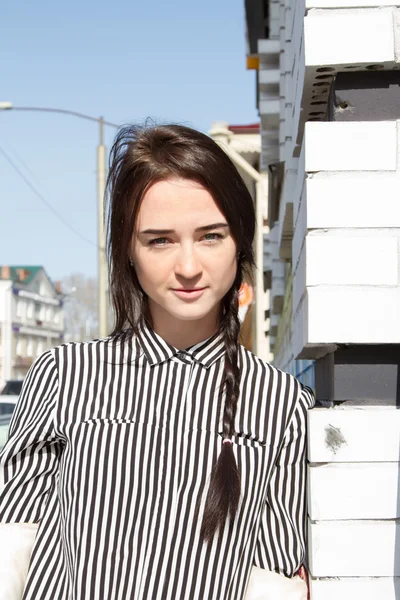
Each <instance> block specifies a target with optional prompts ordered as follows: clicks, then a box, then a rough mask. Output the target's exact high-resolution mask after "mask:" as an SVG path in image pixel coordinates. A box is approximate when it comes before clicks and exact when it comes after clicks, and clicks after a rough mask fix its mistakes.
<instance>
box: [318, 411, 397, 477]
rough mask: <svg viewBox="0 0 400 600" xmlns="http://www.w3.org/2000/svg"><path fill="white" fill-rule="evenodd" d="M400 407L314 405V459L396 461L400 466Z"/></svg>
mask: <svg viewBox="0 0 400 600" xmlns="http://www.w3.org/2000/svg"><path fill="white" fill-rule="evenodd" d="M399 448H400V411H399V410H397V409H396V407H372V406H369V407H357V408H355V407H349V406H348V407H342V408H334V409H332V408H330V409H328V408H314V409H313V410H311V411H309V413H308V459H309V461H310V463H357V462H359V463H365V462H375V463H382V462H386V463H388V462H393V463H395V465H396V467H398V462H399Z"/></svg>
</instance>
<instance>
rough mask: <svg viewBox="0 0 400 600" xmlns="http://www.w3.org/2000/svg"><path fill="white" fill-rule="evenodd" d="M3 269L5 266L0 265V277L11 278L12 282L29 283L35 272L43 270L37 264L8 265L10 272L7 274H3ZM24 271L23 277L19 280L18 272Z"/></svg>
mask: <svg viewBox="0 0 400 600" xmlns="http://www.w3.org/2000/svg"><path fill="white" fill-rule="evenodd" d="M4 269H7V266H4V267H3V266H0V279H11V280H12V281H13V282H14V283H25V284H29V283H30V282H31V281H32V280H33V279H34V277H35V276H36V275H37V273H38V272H39V271H41V270H43V267H41V266H38V265H10V266H9V269H10V274H9V276H4V275H5V274H4ZM21 271H24V274H25V277H24V279H23V280H22V281H21V278H20V276H19V275H18V273H20V272H21Z"/></svg>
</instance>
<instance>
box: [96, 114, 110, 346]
mask: <svg viewBox="0 0 400 600" xmlns="http://www.w3.org/2000/svg"><path fill="white" fill-rule="evenodd" d="M99 134H100V136H99V145H98V147H97V210H98V234H97V240H98V248H97V252H98V302H99V312H98V314H99V337H100V338H104V337H106V336H107V335H108V270H107V257H106V234H105V191H106V148H105V146H104V139H103V138H104V120H103V117H100V119H99Z"/></svg>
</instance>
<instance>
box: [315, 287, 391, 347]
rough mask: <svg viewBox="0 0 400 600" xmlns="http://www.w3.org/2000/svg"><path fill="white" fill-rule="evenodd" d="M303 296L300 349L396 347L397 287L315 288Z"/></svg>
mask: <svg viewBox="0 0 400 600" xmlns="http://www.w3.org/2000/svg"><path fill="white" fill-rule="evenodd" d="M307 294H308V335H307V339H305V340H304V345H306V344H308V345H310V346H318V345H321V344H398V343H399V340H400V311H399V306H400V287H396V288H384V287H372V286H359V287H350V286H348V287H346V286H318V287H309V288H307Z"/></svg>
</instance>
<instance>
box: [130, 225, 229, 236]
mask: <svg viewBox="0 0 400 600" xmlns="http://www.w3.org/2000/svg"><path fill="white" fill-rule="evenodd" d="M221 227H229V225H228V223H212V224H211V225H203V226H202V227H197V229H195V231H210V230H212V229H220V228H221ZM140 233H144V234H152V235H166V234H168V233H175V230H174V229H145V230H144V231H140Z"/></svg>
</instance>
